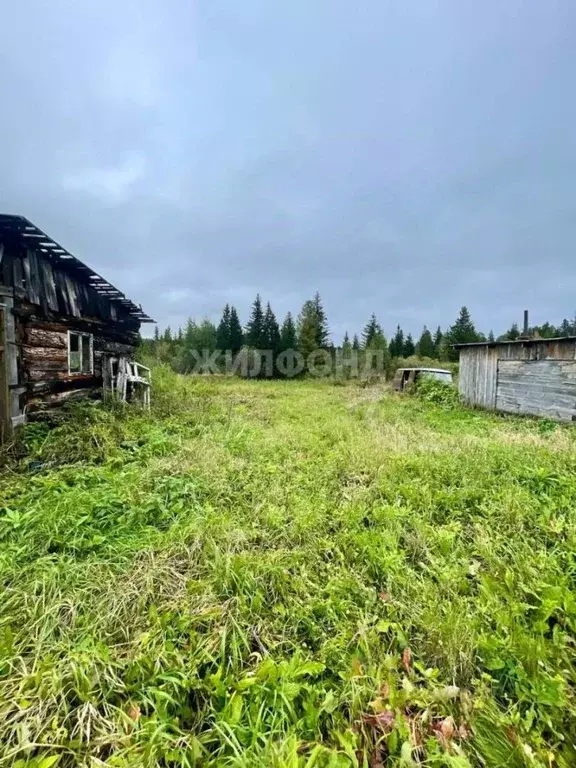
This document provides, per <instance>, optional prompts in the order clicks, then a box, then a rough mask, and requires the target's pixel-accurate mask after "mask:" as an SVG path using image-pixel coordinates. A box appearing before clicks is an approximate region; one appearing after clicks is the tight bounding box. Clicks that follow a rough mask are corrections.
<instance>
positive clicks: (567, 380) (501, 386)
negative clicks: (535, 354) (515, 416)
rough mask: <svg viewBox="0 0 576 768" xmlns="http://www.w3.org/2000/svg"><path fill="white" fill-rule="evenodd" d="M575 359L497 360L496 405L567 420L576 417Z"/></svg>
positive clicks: (508, 409)
mask: <svg viewBox="0 0 576 768" xmlns="http://www.w3.org/2000/svg"><path fill="white" fill-rule="evenodd" d="M575 373H576V362H575V361H574V360H523V361H521V360H500V362H499V364H498V383H497V393H496V407H497V408H498V410H501V411H504V412H507V413H526V414H531V415H534V416H546V417H548V418H553V419H560V420H565V421H570V420H572V419H573V417H576V380H575V379H574V374H575Z"/></svg>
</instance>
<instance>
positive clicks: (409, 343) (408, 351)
mask: <svg viewBox="0 0 576 768" xmlns="http://www.w3.org/2000/svg"><path fill="white" fill-rule="evenodd" d="M414 351H415V349H414V341H413V340H412V334H410V333H409V334H408V336H406V338H405V339H404V348H403V350H402V356H403V357H412V355H413V354H414Z"/></svg>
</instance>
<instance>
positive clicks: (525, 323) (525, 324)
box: [523, 309, 528, 336]
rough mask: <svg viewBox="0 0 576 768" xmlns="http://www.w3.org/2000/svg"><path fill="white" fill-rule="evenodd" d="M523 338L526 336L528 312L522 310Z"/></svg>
mask: <svg viewBox="0 0 576 768" xmlns="http://www.w3.org/2000/svg"><path fill="white" fill-rule="evenodd" d="M523 334H524V336H528V310H527V309H525V310H524V332H523Z"/></svg>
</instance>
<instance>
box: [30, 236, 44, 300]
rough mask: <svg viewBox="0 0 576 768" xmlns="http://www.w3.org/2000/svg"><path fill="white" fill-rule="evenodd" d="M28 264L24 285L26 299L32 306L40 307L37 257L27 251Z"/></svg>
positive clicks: (40, 297)
mask: <svg viewBox="0 0 576 768" xmlns="http://www.w3.org/2000/svg"><path fill="white" fill-rule="evenodd" d="M28 264H29V265H30V269H29V280H28V282H27V285H26V288H27V293H28V297H29V298H30V301H31V302H32V304H38V305H40V306H42V294H41V278H40V273H39V267H38V256H37V255H36V253H34V251H31V250H29V251H28Z"/></svg>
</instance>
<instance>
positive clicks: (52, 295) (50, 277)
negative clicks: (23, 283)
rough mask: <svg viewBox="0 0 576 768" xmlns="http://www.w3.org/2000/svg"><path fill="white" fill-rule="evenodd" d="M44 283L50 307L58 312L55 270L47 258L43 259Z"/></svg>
mask: <svg viewBox="0 0 576 768" xmlns="http://www.w3.org/2000/svg"><path fill="white" fill-rule="evenodd" d="M41 271H42V285H43V289H44V295H45V297H46V303H47V304H48V308H49V309H51V310H52V311H53V312H58V297H57V296H56V285H55V282H54V271H53V269H52V265H51V264H50V262H49V261H48V260H47V259H42V261H41Z"/></svg>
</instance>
